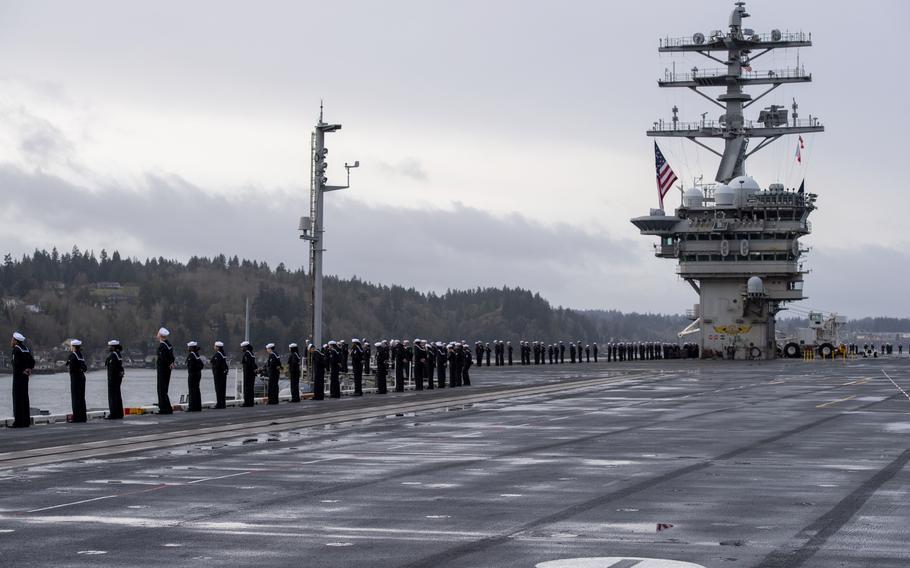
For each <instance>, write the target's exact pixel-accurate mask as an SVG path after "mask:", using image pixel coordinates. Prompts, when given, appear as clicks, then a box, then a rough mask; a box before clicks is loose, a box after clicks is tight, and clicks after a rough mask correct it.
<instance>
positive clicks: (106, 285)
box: [95, 282, 123, 290]
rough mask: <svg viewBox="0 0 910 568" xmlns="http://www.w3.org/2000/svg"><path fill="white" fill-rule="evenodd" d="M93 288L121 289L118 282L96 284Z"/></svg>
mask: <svg viewBox="0 0 910 568" xmlns="http://www.w3.org/2000/svg"><path fill="white" fill-rule="evenodd" d="M95 288H96V289H99V290H119V289H121V288H123V286H122V285H121V284H120V282H97V283H95Z"/></svg>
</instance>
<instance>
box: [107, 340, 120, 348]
mask: <svg viewBox="0 0 910 568" xmlns="http://www.w3.org/2000/svg"><path fill="white" fill-rule="evenodd" d="M107 344H108V345H109V346H111V347H114V346H116V345H120V342H119V341H117V340H116V339H111V340H110V341H108V342H107Z"/></svg>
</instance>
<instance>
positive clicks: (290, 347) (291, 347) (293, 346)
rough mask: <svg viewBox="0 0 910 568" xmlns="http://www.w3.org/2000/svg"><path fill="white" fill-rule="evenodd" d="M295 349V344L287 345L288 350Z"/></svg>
mask: <svg viewBox="0 0 910 568" xmlns="http://www.w3.org/2000/svg"><path fill="white" fill-rule="evenodd" d="M295 347H297V344H296V343H291V344H289V345H288V349H293V348H295Z"/></svg>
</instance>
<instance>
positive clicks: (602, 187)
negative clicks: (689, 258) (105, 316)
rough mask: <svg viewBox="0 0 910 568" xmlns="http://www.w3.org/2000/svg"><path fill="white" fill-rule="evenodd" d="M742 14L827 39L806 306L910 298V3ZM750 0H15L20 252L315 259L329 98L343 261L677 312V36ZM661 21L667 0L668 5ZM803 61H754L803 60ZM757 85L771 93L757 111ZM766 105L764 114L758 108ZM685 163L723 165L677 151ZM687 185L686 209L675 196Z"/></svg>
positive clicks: (683, 65) (5, 113)
mask: <svg viewBox="0 0 910 568" xmlns="http://www.w3.org/2000/svg"><path fill="white" fill-rule="evenodd" d="M748 7H749V9H750V11H751V12H752V14H753V17H752V18H751V19H749V20H747V22H748V25H749V26H750V27H752V28H755V29H756V31H759V32H766V31H770V30H771V29H773V28H780V29H782V30H791V31H798V30H803V31H811V32H812V34H813V35H812V37H813V40H814V42H815V46H814V47H813V48H811V49H803V50H800V52H799V54H798V57H799V62H800V64H803V65H805V66H806V69H807V70H808V71H811V72H812V73H813V78H814V82H813V83H812V84H810V85H802V86H794V87H788V86H784V87H781V88H780V89H778V90H777V91H775V92H774V93H772V94H771V95H769V96H768V97H766V99H764V101H767V102H766V104H772V103H777V104H790V102H791V101H792V99H793V98H794V97H795V98H796V99H797V102H798V103H799V105H800V109H799V110H800V115H801V117H803V118H807V117H809V116H810V115H812V116H816V115H817V116H819V117H820V118H821V120H822V121H823V123H824V124H825V125H826V128H827V132H826V133H825V134H821V135H813V136H807V137H806V145H807V148H806V150H805V151H804V154H803V157H804V160H803V162H804V163H803V165H801V166H798V165H797V164H796V163H795V159H794V156H793V154H794V150H795V141H794V140H783V141H781V142H778V143H777V144H776V145H774V146H772V147H770V148H769V149H767V150H764V151H763V152H762V153H760V154H758V155H756V157H755V158H754V159H753V160H751V161H750V165H749V173H751V174H753V175H755V177H756V178H757V179H758V181H759V182H760V183H761V184H763V185H765V184H767V183H771V182H774V181H780V182H782V183H785V184H787V185H788V186H795V185H798V183H799V181H800V180H801V179H802V178H803V177H805V179H806V184H807V188H808V189H809V190H810V191H813V192H816V193H818V194H819V195H820V198H819V210H818V211H817V212H816V213H814V214H813V216H812V222H813V226H814V232H813V234H812V235H811V236H810V237H809V238H808V239H806V240H805V243H806V244H807V245H809V246H811V248H812V251H811V253H810V254H809V255H808V257H807V261H806V264H807V267H808V268H810V269H812V271H813V272H812V274H810V275H809V277H808V278H807V283H806V290H807V292H808V294H809V296H810V300H808V301H806V302H804V303H803V305H804V306H805V307H815V308H820V309H825V310H833V311H838V312H841V313H846V314H848V315H851V316H862V315H896V316H910V302H908V301H907V300H906V295H907V283H908V276H910V268H908V267H910V254H908V252H907V251H908V245H910V238H908V237H907V234H906V233H905V232H903V231H901V230H900V229H899V228H898V227H899V226H901V224H902V222H904V216H905V215H906V209H907V204H908V202H910V200H908V198H907V182H906V181H905V180H906V176H905V175H904V173H903V168H902V167H901V166H902V164H903V160H905V159H906V157H905V155H906V150H907V145H906V143H905V142H904V132H906V131H908V127H910V118H908V113H907V112H905V110H906V109H905V96H906V95H905V93H906V92H907V88H908V79H907V74H906V73H904V72H901V71H899V69H901V66H900V65H899V61H897V58H899V57H900V56H901V55H900V54H902V53H903V51H904V48H903V41H902V40H903V36H904V35H905V33H906V30H905V28H906V25H907V23H908V22H910V4H908V3H906V2H900V1H884V0H871V1H867V2H863V3H853V4H849V5H843V4H838V3H832V2H827V1H804V2H798V3H795V2H791V1H783V0H762V1H753V2H750V3H749V4H748ZM731 8H732V2H728V1H726V0H724V1H721V0H710V1H708V0H687V1H686V2H679V1H670V0H658V1H654V2H646V3H641V2H622V3H620V2H601V1H589V2H582V1H574V2H573V1H567V2H559V3H556V2H533V1H514V2H511V1H494V2H489V1H484V2H479V1H478V2H471V1H464V0H460V1H457V2H456V1H451V2H443V1H430V2H428V1H425V0H420V1H417V0H415V1H413V2H402V1H383V2H374V1H363V2H345V1H332V2H327V1H326V2H302V1H293V2H277V1H269V2H252V1H247V2H229V1H223V0H218V1H208V2H206V1H194V2H182V1H181V2H178V1H162V0H156V1H154V2H152V1H148V2H139V1H133V2H121V1H115V0H111V1H91V0H83V1H81V2H64V1H56V2H45V1H39V0H29V1H18V2H10V1H4V2H0V52H2V53H4V54H5V56H4V57H2V58H0V192H2V197H3V203H4V205H3V207H2V208H0V252H6V251H9V252H12V253H14V254H16V255H19V254H22V253H23V252H29V251H31V250H33V249H34V248H36V247H39V248H48V249H49V248H50V247H52V246H55V245H56V246H57V247H58V248H61V249H69V248H70V247H72V245H73V244H78V245H79V246H80V247H81V248H84V249H90V248H93V249H95V250H96V251H100V249H102V248H106V249H108V250H112V249H119V250H120V251H121V252H122V253H123V254H127V255H129V256H137V257H140V258H144V257H146V256H159V255H163V256H165V257H171V258H180V259H185V258H187V257H189V256H191V255H213V254H217V253H220V252H224V253H226V254H239V255H241V256H246V257H249V258H258V259H262V260H266V261H268V262H270V263H271V264H273V265H274V264H277V263H278V262H284V263H285V264H287V265H288V266H290V267H297V266H301V265H303V264H304V263H305V262H306V250H305V247H304V246H303V244H302V242H301V241H299V239H298V238H297V232H296V226H297V217H298V216H300V215H303V214H306V212H307V209H308V184H309V181H308V177H309V144H310V132H311V130H312V126H313V123H314V122H315V120H316V118H317V116H318V109H319V100H320V98H323V99H325V104H326V118H327V119H328V120H329V121H332V122H340V123H342V124H343V125H344V128H343V129H342V130H341V131H340V132H338V133H335V134H331V135H329V140H328V145H329V148H330V152H329V156H328V162H329V164H330V179H331V182H332V183H338V182H341V181H343V175H344V169H343V167H342V165H343V164H344V162H345V161H348V162H350V161H353V160H355V159H358V160H360V161H361V164H362V167H361V168H360V169H359V170H356V171H355V172H354V177H353V180H352V182H353V187H352V188H350V189H349V190H345V191H343V192H337V193H332V194H329V195H328V196H327V219H326V228H327V231H328V232H327V233H326V245H327V248H328V252H327V254H326V260H325V268H326V272H328V273H336V274H339V275H342V276H352V275H355V274H356V275H357V276H359V277H361V278H364V279H366V280H371V281H374V282H381V283H384V284H393V283H395V284H403V285H408V286H415V287H417V288H418V289H421V290H437V291H445V289H446V288H450V287H451V288H465V287H473V286H477V285H482V286H486V285H492V286H501V285H510V286H522V287H525V288H530V289H532V290H536V291H539V292H540V293H541V294H542V295H543V296H544V297H546V298H548V299H550V300H551V301H552V302H553V303H554V304H560V305H564V306H569V307H577V308H607V309H611V308H615V309H619V310H623V311H632V310H636V311H658V312H674V313H679V312H682V311H683V310H685V309H687V308H690V307H691V305H692V304H693V303H694V302H695V301H696V300H697V299H696V297H695V294H694V293H693V292H692V290H691V289H690V288H689V286H688V285H686V284H685V283H684V282H682V281H680V280H679V279H678V278H677V277H676V274H675V266H674V263H673V262H672V261H668V260H660V259H656V258H654V257H653V255H652V252H651V247H652V244H653V239H650V238H646V237H642V236H640V235H638V233H637V230H636V229H635V228H634V227H633V226H632V225H631V224H630V223H629V222H628V220H629V218H631V217H634V216H638V215H642V214H647V212H648V209H649V208H650V207H655V206H656V193H655V182H654V169H653V159H654V158H653V150H652V144H653V141H652V140H651V139H649V138H647V137H646V136H645V135H644V131H645V130H646V129H647V127H648V126H649V125H650V124H651V123H652V122H654V121H655V120H657V119H659V118H669V116H670V108H671V107H672V106H673V105H674V104H676V105H678V106H679V109H680V116H681V118H682V119H683V120H698V119H699V118H700V115H701V113H703V112H708V113H709V117H715V118H716V115H717V114H718V112H719V110H720V109H717V108H716V107H712V105H710V103H708V102H707V101H704V100H703V99H701V98H700V97H698V96H697V95H695V94H692V93H689V92H688V91H686V92H682V91H678V90H661V89H658V88H657V85H656V81H655V80H656V79H657V78H658V77H661V76H663V73H664V70H665V69H671V68H673V67H674V65H675V67H676V69H677V70H678V71H687V70H688V69H690V68H691V67H692V66H698V67H699V68H700V69H705V68H711V67H714V64H712V63H711V62H710V61H708V60H706V59H703V58H702V59H693V57H694V56H689V57H669V56H667V55H659V54H658V53H657V43H658V39H659V38H660V37H665V36H684V35H685V36H688V35H691V34H692V33H693V32H697V31H700V32H709V31H710V30H713V29H720V28H724V27H725V26H726V22H727V18H728V16H729V12H730V10H731ZM655 15H659V16H655ZM796 60H797V53H796V51H792V52H791V53H779V54H769V55H767V56H766V57H764V58H763V59H762V60H760V62H756V68H757V69H759V70H766V69H771V68H786V67H792V66H793V65H795V64H796ZM764 101H763V102H764ZM760 106H765V105H764V104H759V105H756V107H755V112H756V113H757V112H758V107H760ZM662 145H663V148H664V153H665V154H666V155H667V157H668V158H669V160H670V162H671V165H672V166H673V167H674V169H675V170H676V172H677V173H678V174H679V177H680V178H681V179H682V180H684V181H685V182H687V183H689V182H690V181H691V180H692V179H693V178H694V177H695V176H697V175H699V174H700V173H704V174H705V178H706V179H710V178H712V177H713V175H714V172H715V170H716V160H715V159H714V158H713V156H712V155H710V154H708V153H707V152H704V151H699V150H697V148H696V147H695V146H694V145H692V144H691V143H686V144H683V142H680V141H672V140H667V141H665V142H662ZM678 199H679V197H678V194H676V193H675V192H674V194H673V195H672V197H671V198H670V201H669V204H670V205H671V206H675V205H677V204H678Z"/></svg>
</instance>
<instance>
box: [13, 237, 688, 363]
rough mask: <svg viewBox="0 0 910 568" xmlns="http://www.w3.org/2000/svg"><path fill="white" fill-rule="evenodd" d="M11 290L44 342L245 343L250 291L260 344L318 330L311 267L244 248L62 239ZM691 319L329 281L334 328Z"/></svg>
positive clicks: (672, 327)
mask: <svg viewBox="0 0 910 568" xmlns="http://www.w3.org/2000/svg"><path fill="white" fill-rule="evenodd" d="M0 296H2V299H3V302H2V305H0V329H6V330H12V329H19V330H22V331H23V333H25V334H27V335H28V337H29V338H30V340H31V341H32V342H33V343H34V344H35V345H36V346H39V347H41V346H44V347H51V346H54V345H59V344H60V343H61V342H63V341H64V340H66V339H67V338H70V337H79V338H80V339H82V340H83V341H85V342H87V344H90V345H102V344H103V343H104V342H106V341H107V340H108V339H109V338H112V337H116V338H118V339H120V340H121V341H122V342H124V343H126V344H128V345H130V346H131V347H132V348H134V349H135V348H139V349H145V350H149V349H151V348H152V347H153V346H154V344H153V341H152V340H153V336H154V334H155V331H156V330H157V329H158V327H159V326H161V325H165V326H167V327H168V328H169V329H170V330H171V332H172V334H173V335H172V337H173V339H174V340H175V343H178V344H179V342H183V341H185V340H189V339H195V340H198V341H200V342H205V343H204V344H208V343H209V342H211V341H214V340H215V339H216V338H218V339H222V340H223V341H225V342H226V343H227V344H228V345H230V346H235V345H237V344H238V343H239V342H240V341H241V340H242V339H243V335H244V310H245V301H246V299H247V298H249V299H250V302H251V340H252V341H253V342H254V343H255V344H257V345H258V344H263V343H265V342H267V341H275V342H276V343H279V344H287V343H288V342H290V341H297V342H301V341H303V340H304V339H305V338H306V337H307V333H308V322H309V282H308V278H307V275H306V274H305V273H304V272H303V271H300V270H295V271H289V270H287V269H286V268H285V267H284V265H278V266H277V267H275V268H272V267H270V266H268V265H267V264H265V263H260V262H257V261H248V260H240V259H238V258H237V257H236V256H235V257H232V258H228V257H226V256H223V255H220V256H217V257H215V258H211V259H209V258H192V259H190V260H189V261H188V262H186V263H181V262H177V261H173V260H167V259H164V258H152V259H146V260H144V261H140V260H139V259H135V258H126V257H123V256H121V255H120V254H119V253H118V252H113V253H111V254H108V253H107V252H106V251H101V253H100V254H98V255H96V254H94V253H93V252H86V253H83V252H81V251H80V250H79V249H78V248H75V247H74V248H73V250H72V251H70V252H67V253H65V254H60V253H58V252H57V250H56V249H55V250H52V251H51V252H47V251H36V252H35V253H34V254H32V255H30V256H25V257H23V258H21V259H13V258H11V257H10V256H9V255H7V256H6V257H5V258H4V262H3V265H2V267H0ZM686 323H688V322H687V321H686V320H685V319H684V318H682V317H679V316H662V315H642V314H634V313H633V314H622V313H620V312H616V311H610V312H606V311H589V312H579V311H575V310H570V309H564V308H555V307H553V306H551V305H550V304H549V303H548V302H547V301H546V300H545V299H543V298H541V297H540V296H539V295H538V294H535V293H533V292H530V291H528V290H522V289H517V288H514V289H513V288H501V289H497V288H484V289H481V288H477V289H473V290H452V291H449V292H446V293H445V294H441V295H439V294H434V293H429V294H424V293H421V292H418V291H416V290H414V289H408V288H404V287H401V286H382V285H376V284H372V283H369V282H363V281H361V280H358V279H356V278H354V279H350V280H345V279H340V278H335V277H327V278H326V280H325V332H326V335H327V336H328V337H334V338H346V339H350V338H351V337H354V336H356V337H365V338H368V339H377V338H391V337H400V338H404V337H408V338H412V339H413V338H414V337H423V338H430V339H446V340H447V339H465V340H467V341H471V342H473V341H474V340H477V339H481V340H484V341H490V340H494V339H501V340H504V341H506V340H510V341H513V342H514V341H519V340H521V339H526V340H529V341H533V340H541V341H547V342H554V341H558V340H581V341H584V342H594V341H597V342H605V341H610V340H611V339H616V340H620V339H636V340H658V339H666V340H670V339H672V338H673V337H675V332H676V331H678V330H679V329H680V328H681V327H683V326H685V325H686Z"/></svg>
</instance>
